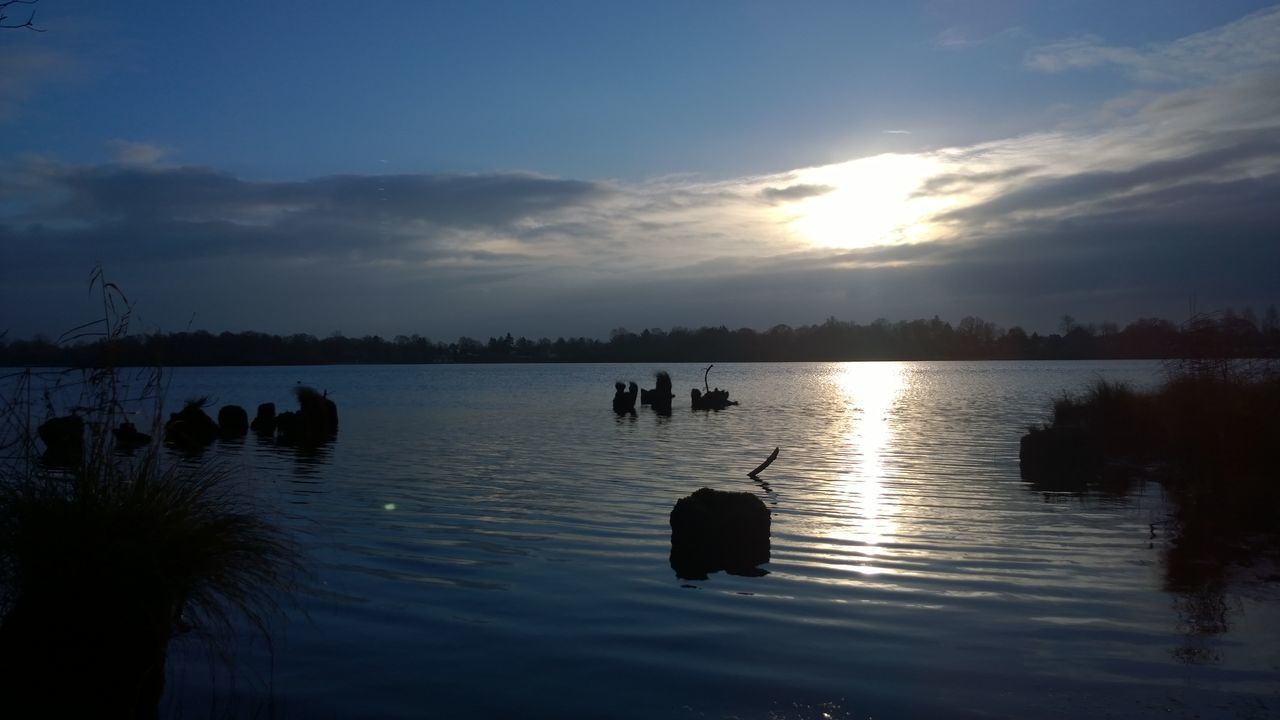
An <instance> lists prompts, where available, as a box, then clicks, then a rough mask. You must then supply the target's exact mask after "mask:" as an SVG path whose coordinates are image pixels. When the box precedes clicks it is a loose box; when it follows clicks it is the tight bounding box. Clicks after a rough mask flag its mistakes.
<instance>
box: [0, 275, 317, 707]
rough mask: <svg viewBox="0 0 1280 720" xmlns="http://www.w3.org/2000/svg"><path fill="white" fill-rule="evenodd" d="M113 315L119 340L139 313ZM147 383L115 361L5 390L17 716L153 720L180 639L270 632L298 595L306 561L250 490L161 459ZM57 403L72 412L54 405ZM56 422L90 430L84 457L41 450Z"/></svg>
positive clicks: (5, 570) (3, 648) (5, 657)
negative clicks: (63, 418)
mask: <svg viewBox="0 0 1280 720" xmlns="http://www.w3.org/2000/svg"><path fill="white" fill-rule="evenodd" d="M95 284H97V285H99V286H101V287H102V292H103V294H104V297H108V298H114V297H115V296H116V294H118V291H117V290H113V286H110V285H109V284H105V283H101V279H100V277H98V278H97V279H96V282H95ZM119 297H120V298H121V299H123V296H122V295H120V296H119ZM104 306H106V307H108V312H107V314H106V315H105V317H106V318H107V321H104V324H105V325H107V326H108V328H109V330H108V331H107V332H108V335H109V337H114V336H115V335H116V334H117V333H122V332H123V328H124V327H125V326H126V325H127V317H128V315H127V312H125V313H124V314H116V313H114V312H113V309H114V308H113V306H111V305H110V304H109V302H104ZM108 347H109V345H108ZM143 375H144V377H145V379H144V380H143V381H142V382H141V383H140V385H139V384H131V383H129V382H126V381H125V379H124V378H123V377H122V376H121V374H120V373H119V372H118V371H117V370H115V369H114V368H110V367H109V366H107V365H104V367H100V368H96V369H86V370H77V371H64V372H60V373H53V374H36V373H33V372H31V371H24V372H20V373H15V374H12V375H10V376H7V377H6V378H3V379H2V380H0V389H3V390H4V391H5V393H4V395H3V399H2V400H0V696H3V697H4V698H5V705H6V707H7V708H11V709H15V708H21V709H23V710H27V711H29V712H32V713H39V714H40V715H41V716H59V717H63V716H81V717H152V716H154V715H155V714H156V712H157V711H158V703H159V700H160V697H161V694H162V692H163V683H164V663H165V653H166V649H167V647H168V643H169V640H170V639H171V638H172V637H173V636H174V635H175V634H178V633H183V632H188V631H193V630H194V631H196V632H198V633H199V634H200V636H201V637H202V638H204V639H205V640H206V641H207V642H209V643H210V644H211V648H212V649H218V648H219V647H221V644H222V643H223V641H226V640H228V639H229V638H230V636H231V634H232V631H233V627H234V626H235V625H236V624H237V623H238V622H240V621H246V622H248V623H249V624H250V625H251V626H252V627H254V628H256V629H257V630H258V631H260V632H262V633H263V634H264V635H267V630H268V621H269V619H270V618H271V617H272V616H273V615H274V614H275V613H277V612H278V611H279V609H280V608H279V606H278V603H279V602H280V600H281V598H285V597H288V593H289V591H291V590H292V588H293V583H294V579H295V577H296V575H297V571H298V569H299V559H298V554H297V551H296V549H295V548H294V546H293V544H292V543H291V542H290V539H289V537H288V535H287V533H286V532H285V531H284V530H283V529H282V528H281V527H280V526H279V525H277V524H276V523H275V522H274V520H273V518H271V517H270V516H269V515H268V514H267V513H265V512H264V511H263V510H262V509H261V508H259V507H257V506H255V505H254V504H253V503H252V502H251V500H250V496H249V495H248V494H247V493H246V492H245V491H246V488H245V487H244V486H243V484H242V483H239V482H237V481H236V480H237V479H236V478H234V477H233V476H232V475H230V474H229V473H227V472H225V471H221V470H218V469H217V468H215V467H213V466H211V465H209V464H203V465H200V464H197V465H192V464H189V463H188V464H183V463H179V462H177V461H176V460H174V459H170V458H168V456H166V455H165V454H164V451H163V450H162V447H161V432H160V428H161V423H160V410H161V403H160V394H159V392H158V389H159V388H160V386H161V383H160V374H159V371H158V370H154V371H150V372H149V373H144V374H143ZM37 386H42V387H37ZM139 387H140V389H138V388H139ZM59 395H61V396H64V397H65V396H67V395H71V396H73V397H74V400H72V401H70V402H64V403H62V405H63V407H61V408H55V407H54V405H55V400H56V399H57V398H58V397H59ZM42 405H43V407H41V406H42ZM68 406H69V407H68ZM139 406H142V407H144V408H145V407H147V406H149V410H142V411H139V410H136V408H138V407H139ZM59 410H60V411H61V412H68V411H69V412H71V413H72V414H74V415H75V416H76V417H79V418H81V419H82V420H83V427H84V430H83V435H82V436H81V437H80V438H79V440H80V441H81V442H80V444H79V445H80V450H79V452H76V453H73V454H59V453H53V454H51V453H50V452H49V450H50V449H51V448H47V447H45V446H44V443H42V442H41V441H40V439H39V433H38V432H37V429H36V428H37V427H38V425H39V424H41V423H43V422H44V421H45V420H47V419H48V418H49V417H52V416H54V415H55V412H56V411H59ZM138 412H144V413H148V414H149V415H150V427H151V429H152V435H151V438H152V440H151V441H150V442H149V443H148V444H146V445H145V446H143V447H140V448H139V447H136V446H131V447H128V448H126V447H124V445H123V444H122V443H118V442H117V441H116V434H114V433H113V432H112V430H113V429H116V428H117V427H118V426H119V425H121V424H122V423H124V422H128V418H129V417H130V415H131V414H136V413H138ZM268 639H269V636H268ZM19 716H25V715H22V714H21V713H19ZM31 716H36V715H31Z"/></svg>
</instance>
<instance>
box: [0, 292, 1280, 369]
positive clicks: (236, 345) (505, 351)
mask: <svg viewBox="0 0 1280 720" xmlns="http://www.w3.org/2000/svg"><path fill="white" fill-rule="evenodd" d="M1059 330H1060V331H1059V332H1055V333H1052V334H1049V335H1041V334H1039V333H1035V332H1032V333H1027V332H1026V331H1025V330H1023V329H1022V328H1020V327H1017V326H1015V327H1011V328H1008V329H1004V328H1001V327H998V326H997V325H995V324H994V323H990V322H987V321H985V320H982V319H981V318H977V317H966V318H964V319H963V320H961V321H960V322H959V323H958V324H956V325H952V324H951V323H949V322H947V321H944V320H942V319H940V318H938V317H936V316H935V317H933V318H932V319H929V320H911V321H900V322H889V321H888V320H884V319H880V320H876V321H874V322H872V323H870V324H866V325H859V324H857V323H853V322H845V321H842V320H837V319H836V318H834V317H831V318H828V319H827V320H826V321H825V322H822V323H819V324H815V325H803V326H800V327H791V326H789V325H775V326H774V327H771V328H769V329H768V330H764V331H756V330H753V329H751V328H740V329H737V330H730V329H728V328H726V327H724V326H720V327H702V328H698V329H690V328H684V327H674V328H671V329H670V330H662V329H659V328H652V329H648V330H643V331H641V332H639V333H636V332H631V331H629V330H626V329H625V328H618V329H615V330H613V331H612V332H611V333H610V337H609V339H608V340H601V339H594V338H586V337H573V338H564V337H561V338H557V339H555V340H551V339H548V338H540V339H538V340H531V339H529V338H526V337H518V338H517V337H512V335H511V334H510V333H508V334H506V335H505V336H503V337H490V338H488V340H487V341H481V340H478V339H475V338H471V337H465V336H464V337H460V338H458V339H457V340H456V341H453V342H434V341H432V340H429V339H427V338H425V337H422V336H420V335H397V336H395V337H394V338H392V339H389V340H388V339H386V338H383V337H380V336H378V335H367V336H364V337H359V338H355V337H346V336H344V335H342V334H341V333H334V334H333V335H330V336H329V337H325V338H318V337H316V336H314V335H307V334H294V335H270V334H266V333H260V332H240V333H231V332H223V333H220V334H216V335H215V334H213V333H210V332H206V331H203V330H200V331H194V332H176V333H150V334H136V335H128V336H125V337H115V338H112V339H111V340H110V341H108V340H105V339H98V340H85V339H83V338H81V339H79V340H76V341H71V342H66V341H56V340H50V339H48V338H44V337H36V338H33V339H31V340H6V339H5V338H4V336H2V335H0V365H5V366H10V367H14V366H19V367H36V366H45V367H82V366H94V365H104V364H110V365H114V366H118V367H119V366H146V365H164V366H207V365H313V364H416V363H523V362H672V363H675V362H707V361H711V360H714V361H717V362H790V361H849V360H1089V359H1163V358H1197V357H1204V358H1243V357H1267V358H1271V357H1280V317H1278V315H1277V312H1276V308H1275V306H1271V307H1269V308H1268V309H1267V311H1266V312H1265V313H1264V314H1263V316H1262V318H1261V319H1259V318H1258V317H1257V315H1256V314H1255V313H1254V312H1253V311H1252V310H1246V311H1245V312H1244V313H1242V314H1237V313H1236V312H1234V311H1231V310H1226V311H1222V312H1216V313H1211V314H1205V315H1199V316H1196V317H1194V318H1192V319H1191V320H1189V321H1188V322H1186V323H1183V324H1181V325H1176V324H1174V323H1172V322H1170V321H1168V320H1163V319H1159V318H1143V319H1139V320H1136V321H1134V322H1132V323H1129V324H1128V325H1126V326H1125V327H1124V328H1120V327H1119V326H1118V325H1116V324H1115V323H1101V324H1094V323H1088V324H1084V323H1079V322H1076V321H1075V320H1074V319H1073V318H1071V317H1070V316H1064V317H1063V318H1062V320H1061V322H1060V324H1059Z"/></svg>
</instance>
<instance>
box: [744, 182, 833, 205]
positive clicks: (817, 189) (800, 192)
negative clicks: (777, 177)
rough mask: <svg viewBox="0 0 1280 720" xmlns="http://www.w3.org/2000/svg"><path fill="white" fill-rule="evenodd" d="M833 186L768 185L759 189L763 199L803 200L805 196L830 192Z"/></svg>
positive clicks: (776, 200)
mask: <svg viewBox="0 0 1280 720" xmlns="http://www.w3.org/2000/svg"><path fill="white" fill-rule="evenodd" d="M833 190H835V188H833V187H831V186H830V185H803V184H801V185H788V186H787V187H781V188H773V187H768V188H765V189H763V190H761V191H760V197H761V198H764V199H765V200H767V201H769V202H771V203H776V202H792V201H796V200H804V199H805V198H811V197H818V196H819V195H826V194H827V193H829V192H832V191H833Z"/></svg>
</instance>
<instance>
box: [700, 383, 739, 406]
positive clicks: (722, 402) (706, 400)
mask: <svg viewBox="0 0 1280 720" xmlns="http://www.w3.org/2000/svg"><path fill="white" fill-rule="evenodd" d="M689 404H690V405H691V406H692V407H693V409H694V410H723V409H725V408H727V407H729V406H730V405H737V404H738V401H737V400H730V399H729V391H728V390H721V389H720V388H716V389H714V390H708V391H706V392H705V393H704V392H702V391H701V390H699V389H698V388H694V389H693V390H690V391H689Z"/></svg>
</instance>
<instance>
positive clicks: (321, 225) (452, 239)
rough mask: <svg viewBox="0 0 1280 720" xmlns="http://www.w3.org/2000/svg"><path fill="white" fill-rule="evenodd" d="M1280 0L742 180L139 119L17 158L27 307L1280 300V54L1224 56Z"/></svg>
mask: <svg viewBox="0 0 1280 720" xmlns="http://www.w3.org/2000/svg"><path fill="white" fill-rule="evenodd" d="M1274 17H1275V13H1260V14H1256V15H1253V16H1249V17H1247V18H1244V19H1243V20H1241V21H1240V22H1238V23H1233V24H1231V25H1228V26H1225V27H1224V28H1220V29H1218V30H1215V31H1210V32H1208V33H1201V34H1200V35H1199V36H1192V37H1191V38H1188V39H1186V40H1185V41H1177V42H1175V43H1169V44H1166V45H1164V46H1158V47H1151V48H1145V49H1141V50H1129V51H1123V52H1121V51H1122V50H1123V49H1115V48H1111V49H1108V48H1106V47H1105V46H1104V45H1102V43H1101V41H1100V40H1087V41H1086V40H1078V41H1077V43H1076V45H1075V46H1074V47H1075V49H1074V50H1070V49H1067V48H1065V46H1064V47H1061V48H1059V50H1058V51H1055V52H1051V53H1045V54H1044V57H1045V58H1046V59H1045V60H1044V63H1045V65H1044V67H1042V68H1040V69H1042V70H1043V69H1049V68H1051V67H1059V65H1052V63H1060V64H1061V65H1060V66H1061V67H1062V68H1064V69H1065V68H1067V67H1096V66H1098V65H1099V63H1102V64H1108V65H1111V66H1123V67H1127V68H1132V69H1135V70H1134V73H1135V74H1134V77H1135V79H1137V78H1138V70H1137V68H1142V70H1141V72H1142V73H1155V72H1156V71H1157V69H1160V70H1161V72H1163V73H1164V74H1165V75H1166V76H1168V77H1174V76H1176V77H1178V78H1179V81H1178V83H1177V84H1176V85H1174V86H1168V85H1154V86H1152V85H1149V84H1147V83H1146V82H1145V80H1139V82H1138V83H1137V84H1136V85H1135V86H1134V87H1133V88H1132V89H1131V90H1130V91H1128V92H1126V93H1125V94H1123V95H1121V96H1119V97H1116V98H1113V99H1112V100H1111V101H1109V102H1108V103H1106V104H1104V105H1103V106H1101V107H1097V108H1093V109H1091V110H1089V111H1087V112H1085V113H1083V114H1081V115H1078V116H1076V117H1074V118H1072V121H1073V122H1071V123H1064V124H1063V126H1062V127H1061V128H1059V129H1057V130H1054V131H1050V132H1040V133H1031V134H1027V135H1022V136H1017V137H1009V138H1003V139H997V140H992V141H988V142H983V143H979V144H974V145H966V146H962V147H951V148H939V149H935V150H932V151H927V152H921V153H915V154H910V155H906V154H903V155H898V154H891V155H883V156H876V157H873V158H861V159H856V160H851V161H849V162H846V163H838V164H835V165H829V166H822V167H815V168H797V169H795V170H791V171H787V172H779V173H774V174H768V175H757V176H747V177H736V178H727V179H723V180H719V181H715V182H708V181H705V180H700V179H698V178H695V177H689V176H673V177H665V178H659V179H655V180H652V181H649V182H639V183H624V182H617V181H596V180H582V179H572V178H556V177H547V176H543V175H537V174H533V173H481V174H459V173H434V174H400V175H337V176H328V177H316V178H302V179H292V180H278V181H254V180H249V179H246V178H244V177H240V176H238V175H236V174H234V173H231V172H228V171H226V170H222V169H219V168H216V167H204V166H191V165H188V166H176V165H168V164H165V163H164V160H165V157H166V155H165V154H164V153H163V148H160V147H158V146H153V145H150V144H147V143H136V142H135V143H130V142H125V141H120V142H117V143H115V144H114V145H113V147H114V148H115V149H116V151H117V155H118V159H119V160H120V162H115V163H111V164H103V165H69V164H64V163H60V162H58V161H56V160H54V159H51V158H43V157H27V158H23V159H19V160H15V161H12V162H10V163H8V164H7V165H5V166H3V167H0V329H3V328H10V329H11V332H12V333H13V335H15V336H26V335H29V334H31V333H33V332H37V331H38V332H47V333H51V334H56V333H57V332H58V331H59V330H60V329H63V328H65V327H70V326H72V325H74V324H77V323H79V322H82V321H83V319H84V317H83V314H82V313H77V312H74V311H73V306H74V305H75V299H77V298H80V297H82V296H83V293H82V292H80V291H79V290H76V291H72V290H69V289H67V286H68V283H69V282H70V283H75V284H79V282H80V280H81V279H82V278H83V277H84V275H85V274H86V273H87V270H88V268H89V266H91V265H92V264H93V263H94V262H96V261H99V260H101V261H103V262H105V263H106V264H107V268H108V272H110V273H111V275H112V277H113V278H115V279H117V281H119V282H121V283H122V284H123V285H124V286H125V287H126V288H128V289H129V290H130V295H131V297H134V298H137V299H138V300H139V302H140V307H139V317H141V318H143V320H144V324H151V325H153V326H160V327H163V328H165V329H176V328H181V327H185V325H186V323H187V322H188V320H189V318H190V316H191V314H192V313H195V314H196V316H197V318H198V321H197V323H196V324H197V326H199V327H207V328H209V329H213V330H218V329H233V330H235V329H258V330H265V331H270V332H298V331H304V332H313V333H316V334H327V333H328V332H330V331H332V330H334V329H344V330H346V331H347V332H349V333H365V332H379V333H383V334H388V335H390V334H397V333H407V332H421V333H422V334H425V335H429V336H432V337H436V338H441V339H445V338H451V337H456V336H457V335H461V334H469V335H473V336H484V335H485V334H499V333H505V332H507V331H511V332H513V333H516V334H522V333H523V334H527V335H538V334H544V335H550V336H556V335H578V334H586V335H595V336H603V335H605V334H607V332H608V330H609V329H610V328H614V327H618V326H626V327H632V328H642V327H652V326H655V325H656V326H664V327H668V326H671V325H692V326H697V325H703V324H711V325H719V324H722V323H723V324H728V325H749V326H754V327H758V328H764V327H768V326H770V325H773V324H776V323H789V324H800V323H808V322H818V321H821V320H822V319H823V318H825V317H827V316H830V315H836V316H838V317H842V318H848V319H855V320H860V321H870V320H873V319H875V318H876V317H880V316H883V317H887V318H890V319H903V318H914V317H922V316H923V317H928V316H932V315H934V314H943V315H944V316H947V314H948V313H952V314H953V316H951V317H950V319H953V320H954V319H958V317H955V316H954V315H959V316H963V315H968V314H976V315H981V316H983V317H986V318H987V319H989V320H993V321H995V322H998V323H1001V324H1005V325H1009V324H1014V323H1018V324H1023V325H1026V326H1028V327H1029V328H1030V329H1036V328H1040V329H1045V328H1046V327H1047V328H1049V329H1051V328H1052V327H1053V324H1054V323H1055V322H1056V318H1057V317H1059V316H1061V315H1062V314H1063V313H1071V314H1073V315H1076V316H1077V317H1086V318H1097V319H1100V320H1106V319H1113V320H1120V321H1124V320H1127V319H1131V318H1133V317H1138V316H1141V315H1166V316H1174V315H1175V314H1176V313H1177V312H1179V311H1180V309H1181V308H1182V307H1183V304H1184V300H1185V298H1186V296H1187V295H1188V294H1189V293H1192V292H1196V293H1198V294H1199V295H1200V297H1201V298H1202V299H1203V300H1204V302H1206V303H1215V304H1220V305H1227V304H1236V305H1244V304H1249V303H1254V304H1260V305H1265V304H1267V303H1269V302H1277V300H1280V297H1278V296H1280V279H1278V278H1277V277H1276V275H1275V273H1274V268H1275V267H1278V266H1280V243H1276V242H1275V239H1276V237H1278V236H1280V215H1277V213H1276V212H1275V210H1274V207H1273V205H1274V198H1276V197H1280V53H1276V54H1273V55H1272V56H1271V58H1270V59H1269V60H1268V61H1264V60H1263V58H1262V57H1261V56H1260V55H1259V54H1258V53H1257V52H1256V51H1254V50H1248V49H1245V48H1230V49H1224V50H1223V52H1224V53H1227V55H1228V56H1229V58H1228V61H1229V62H1231V63H1235V64H1237V65H1239V66H1240V68H1241V70H1240V72H1234V73H1232V72H1226V71H1225V70H1224V69H1222V68H1219V67H1218V65H1217V64H1218V63H1220V62H1224V61H1222V60H1221V59H1216V58H1213V57H1209V56H1212V55H1213V51H1212V50H1211V48H1214V47H1219V45H1220V42H1222V41H1223V39H1224V38H1230V39H1231V40H1232V42H1233V43H1234V42H1236V41H1240V42H1248V43H1254V44H1255V46H1258V45H1257V44H1259V43H1261V46H1262V47H1267V45H1266V43H1268V42H1271V41H1270V40H1269V39H1266V38H1262V37H1261V36H1260V35H1259V33H1258V31H1257V30H1258V27H1259V26H1267V24H1268V23H1271V22H1273V21H1274ZM1099 49H1103V50H1107V52H1101V53H1099V52H1097V51H1098V50H1099ZM1077 51H1078V52H1077ZM1090 53H1092V54H1090ZM1050 58H1051V59H1050ZM1099 58H1101V59H1099ZM1192 66H1196V67H1198V68H1200V69H1199V70H1198V71H1197V72H1191V71H1190V70H1189V69H1187V68H1190V67H1192ZM889 190H892V192H888V191H889ZM898 194H901V195H902V197H898ZM802 200H805V201H807V202H798V201H802ZM902 207H907V208H909V209H911V210H912V212H913V213H914V214H912V215H910V217H909V222H908V224H909V225H910V227H907V228H905V229H904V228H899V227H897V226H896V225H895V222H897V219H896V217H895V216H894V215H893V213H894V212H897V211H898V209H900V208H902ZM921 208H923V209H924V210H923V211H922V210H920V209H921ZM815 210H821V211H822V212H823V213H826V214H825V215H823V216H822V217H821V221H820V222H817V223H812V222H811V223H809V225H808V227H814V226H816V229H817V230H820V231H822V232H823V233H824V234H825V235H827V236H830V237H835V238H850V237H853V238H855V239H859V242H860V243H861V244H869V245H870V246H867V247H855V248H847V247H823V246H822V243H821V242H816V241H815V238H814V237H810V236H807V235H806V234H805V230H804V228H805V227H806V225H805V223H804V222H802V221H804V220H806V218H805V217H804V216H803V214H804V213H806V212H812V211H815ZM808 219H809V220H812V219H813V218H808ZM842 224H843V225H842ZM881 226H883V227H884V228H889V229H890V230H891V231H890V232H886V233H884V234H882V235H874V236H871V237H870V238H869V240H867V241H866V242H863V241H862V240H863V239H865V238H863V236H861V235H859V234H858V233H856V232H852V231H851V228H855V229H859V230H860V231H861V230H865V229H866V228H876V227H881ZM908 231H910V232H908ZM66 298H72V299H71V300H68V299H66Z"/></svg>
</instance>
